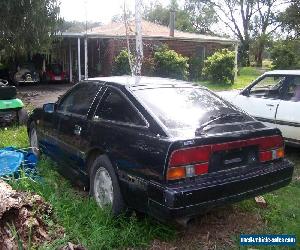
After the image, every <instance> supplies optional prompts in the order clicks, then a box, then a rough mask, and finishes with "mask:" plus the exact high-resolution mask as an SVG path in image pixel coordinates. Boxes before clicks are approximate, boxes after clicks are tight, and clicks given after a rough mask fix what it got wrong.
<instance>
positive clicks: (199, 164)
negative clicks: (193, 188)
mask: <svg viewBox="0 0 300 250" xmlns="http://www.w3.org/2000/svg"><path fill="white" fill-rule="evenodd" d="M211 149H212V147H211V145H208V146H203V147H195V148H188V149H182V150H177V151H174V152H173V153H172V154H171V157H170V160H169V168H168V172H167V179H168V180H177V179H183V178H186V177H193V176H197V175H201V174H206V173H208V161H209V159H210V155H211Z"/></svg>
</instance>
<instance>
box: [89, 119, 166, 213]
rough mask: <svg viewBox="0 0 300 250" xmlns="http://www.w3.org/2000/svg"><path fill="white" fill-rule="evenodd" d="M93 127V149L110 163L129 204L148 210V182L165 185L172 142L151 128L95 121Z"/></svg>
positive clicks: (91, 135)
mask: <svg viewBox="0 0 300 250" xmlns="http://www.w3.org/2000/svg"><path fill="white" fill-rule="evenodd" d="M90 126H91V127H90V129H89V131H91V134H90V135H89V136H90V139H91V148H97V149H98V150H100V151H101V152H102V153H103V154H105V155H107V156H108V158H109V159H110V161H111V163H112V165H113V166H114V168H115V169H116V173H117V175H118V177H119V182H120V186H121V191H122V193H123V196H124V199H125V201H126V202H127V204H135V206H136V207H135V208H136V209H139V207H140V208H141V209H142V208H144V207H145V205H146V204H147V196H146V195H145V192H147V184H148V182H157V183H162V182H163V181H164V176H163V173H164V166H165V160H166V155H167V152H168V150H169V145H170V141H168V140H166V139H162V138H160V137H156V136H154V135H153V134H152V133H151V132H149V130H148V128H139V127H130V126H122V125H119V124H113V123H111V122H105V121H91V124H90ZM133 194H134V195H133Z"/></svg>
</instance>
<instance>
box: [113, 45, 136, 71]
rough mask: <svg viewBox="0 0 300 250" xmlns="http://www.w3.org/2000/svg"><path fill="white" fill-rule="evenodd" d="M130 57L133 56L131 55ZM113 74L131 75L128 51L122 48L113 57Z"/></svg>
mask: <svg viewBox="0 0 300 250" xmlns="http://www.w3.org/2000/svg"><path fill="white" fill-rule="evenodd" d="M131 58H133V56H132V55H131ZM113 74H114V75H119V76H121V75H131V69H130V64H129V56H128V51H127V50H126V49H123V50H122V51H121V52H120V53H119V55H117V56H116V57H115V61H114V65H113Z"/></svg>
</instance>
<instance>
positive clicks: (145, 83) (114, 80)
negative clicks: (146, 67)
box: [88, 76, 193, 89]
mask: <svg viewBox="0 0 300 250" xmlns="http://www.w3.org/2000/svg"><path fill="white" fill-rule="evenodd" d="M88 80H91V81H101V82H105V83H111V84H117V85H122V86H125V87H129V88H130V89H140V88H145V87H161V86H185V87H191V86H193V84H192V83H191V82H187V81H181V80H175V79H170V78H162V77H147V76H110V77H96V78H89V79H88Z"/></svg>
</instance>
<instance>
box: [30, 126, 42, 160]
mask: <svg viewBox="0 0 300 250" xmlns="http://www.w3.org/2000/svg"><path fill="white" fill-rule="evenodd" d="M29 142H30V147H31V151H32V153H33V154H34V155H36V156H37V157H39V156H40V149H39V145H38V136H37V132H36V126H35V123H34V122H31V123H30V126H29Z"/></svg>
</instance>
